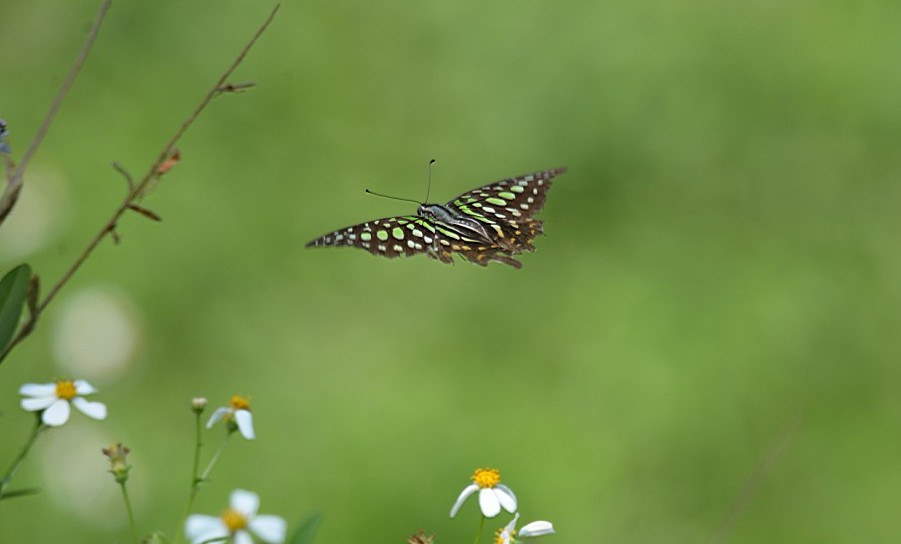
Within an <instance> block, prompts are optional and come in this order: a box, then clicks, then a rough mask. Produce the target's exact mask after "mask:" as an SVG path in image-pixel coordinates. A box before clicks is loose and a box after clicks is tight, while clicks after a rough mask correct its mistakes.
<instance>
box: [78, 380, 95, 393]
mask: <svg viewBox="0 0 901 544" xmlns="http://www.w3.org/2000/svg"><path fill="white" fill-rule="evenodd" d="M73 383H74V384H75V393H76V394H79V395H90V394H91V393H96V392H97V390H96V389H94V386H92V385H91V384H89V383H88V382H86V381H84V380H75V382H73Z"/></svg>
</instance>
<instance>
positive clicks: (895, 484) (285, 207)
mask: <svg viewBox="0 0 901 544" xmlns="http://www.w3.org/2000/svg"><path fill="white" fill-rule="evenodd" d="M97 5H98V3H95V2H85V1H79V2H65V3H61V2H60V3H58V2H43V1H42V2H12V1H10V0H3V1H2V4H0V13H2V17H3V22H4V24H3V32H2V33H0V74H2V75H0V117H2V118H4V119H5V120H6V121H7V122H8V123H9V125H10V131H11V136H10V139H9V143H10V145H11V146H12V147H13V149H14V157H15V158H19V157H21V154H22V153H23V152H24V150H25V148H26V147H27V144H28V142H29V140H30V138H31V137H32V135H33V134H34V133H35V131H36V130H37V127H38V126H39V124H40V121H41V119H42V117H43V116H44V114H45V112H46V109H47V107H48V106H49V104H50V102H51V101H52V98H53V96H54V94H55V93H56V91H57V89H58V86H59V84H60V82H61V81H62V79H63V77H64V75H65V73H66V71H67V69H68V67H69V65H70V63H71V61H72V60H73V59H74V57H75V55H76V53H77V51H78V48H79V47H80V46H81V43H82V40H83V38H84V36H85V34H86V32H87V29H88V27H89V25H90V22H91V20H92V18H93V17H94V13H95V10H96V7H97ZM270 7H271V6H270V5H269V4H267V3H260V2H249V1H232V2H217V3H215V4H211V3H209V2H184V1H178V2H175V1H170V0H163V1H160V2H115V3H114V5H113V7H112V9H111V11H110V13H109V15H108V19H107V21H106V23H105V25H104V27H103V29H102V31H101V35H100V37H99V40H98V42H97V44H96V46H95V50H94V52H93V54H92V55H91V57H90V59H89V61H88V63H87V65H86V66H85V68H84V71H83V72H82V74H81V76H80V77H79V79H78V81H77V82H76V84H75V87H74V88H73V90H72V92H71V94H70V95H69V97H68V99H67V101H66V103H65V105H64V107H63V109H62V111H61V113H60V116H59V118H58V119H57V122H56V124H55V125H54V127H53V129H52V131H51V133H50V136H49V137H48V138H47V140H46V142H45V144H44V145H43V147H42V148H41V149H40V151H39V153H38V155H37V157H36V159H35V162H34V163H33V164H32V167H31V168H30V170H29V174H28V176H27V185H26V188H25V194H24V196H23V199H22V201H21V202H20V206H19V208H17V211H16V213H15V214H14V216H13V217H12V218H11V219H10V221H9V222H8V224H7V225H5V226H4V227H3V229H2V230H0V264H2V267H3V270H4V271H5V270H7V269H9V268H11V267H12V266H13V265H15V264H17V263H19V262H23V261H25V262H29V263H30V264H32V265H33V266H34V268H35V269H36V270H37V271H38V272H39V274H40V275H41V278H42V281H43V282H44V283H43V284H44V285H45V286H48V285H50V284H51V283H52V282H54V281H56V279H57V278H58V277H59V276H60V274H61V273H62V272H63V271H64V270H65V268H66V267H67V266H68V265H69V264H70V263H71V262H72V261H73V260H74V259H75V257H76V256H77V255H78V254H79V252H80V251H81V249H82V248H83V247H84V245H85V244H86V243H87V241H88V240H89V239H90V238H91V237H92V236H93V235H94V233H95V232H96V231H97V230H98V229H99V228H100V227H101V225H103V223H104V222H105V221H106V218H107V217H108V215H109V213H110V212H111V210H112V209H113V208H114V207H115V206H116V205H117V204H118V203H119V202H120V199H121V198H122V196H123V191H124V183H123V182H122V180H121V177H120V176H119V175H118V174H117V173H116V172H114V171H113V170H112V169H111V168H110V167H109V164H110V163H111V162H112V161H118V162H120V163H122V164H123V165H125V166H126V167H127V168H129V169H130V170H131V171H132V173H133V174H134V175H136V176H139V175H141V174H142V173H143V172H144V171H145V170H146V169H147V168H148V166H149V165H150V163H151V162H152V160H153V159H155V158H156V156H157V155H158V153H159V151H160V149H161V148H162V146H163V144H164V142H165V141H166V140H167V139H168V138H169V137H170V135H171V134H172V133H173V132H174V130H175V129H176V128H177V126H178V125H179V124H180V123H181V122H182V120H183V118H184V117H185V116H186V115H187V114H188V112H189V111H190V110H191V109H192V108H193V106H194V104H195V103H196V102H197V101H198V100H199V98H200V97H201V96H202V94H203V93H204V92H206V90H207V89H208V87H209V86H210V85H211V84H212V83H213V82H214V81H215V79H216V78H217V77H218V75H219V74H220V73H221V72H222V71H223V70H224V68H225V67H226V66H227V65H228V64H229V63H230V62H231V61H232V59H233V57H234V55H235V54H236V53H237V52H238V50H239V49H240V48H241V47H242V45H243V44H244V43H245V41H246V40H247V39H248V38H249V36H250V35H251V34H252V33H253V31H254V30H255V28H256V26H257V25H258V24H259V22H261V21H262V20H263V19H264V17H265V16H266V14H267V13H268V11H269V9H270ZM899 28H901V3H898V2H896V1H892V0H885V1H877V0H864V1H855V2H851V1H829V0H827V1H811V0H802V1H799V2H773V1H766V0H759V1H753V2H743V3H737V2H714V1H703V0H689V1H685V2H658V1H650V0H639V1H636V2H610V1H605V0H601V1H573V2H539V1H534V0H525V1H524V0H516V1H512V0H502V1H499V2H465V1H464V2H461V1H449V0H438V1H429V2H286V3H285V5H284V6H283V7H282V10H281V12H280V13H279V14H278V17H277V19H276V21H275V23H274V24H273V26H272V27H271V29H270V31H269V32H268V33H267V34H266V35H265V36H264V37H263V38H262V40H261V41H260V43H259V44H258V46H257V47H256V48H255V49H254V50H253V51H252V52H251V54H250V56H249V57H248V59H247V61H246V63H245V64H244V65H243V66H242V68H240V70H239V71H238V74H237V75H236V77H235V78H234V79H233V81H235V82H242V81H254V82H256V83H257V87H255V88H254V89H252V90H250V91H248V92H246V93H244V94H241V95H228V96H221V97H219V98H217V99H216V100H215V102H214V103H213V105H212V107H211V108H210V110H209V111H208V112H207V113H206V114H205V115H204V116H203V117H202V118H201V119H200V121H199V122H198V123H197V124H196V125H195V126H194V127H193V128H192V129H191V131H190V132H189V133H188V135H187V136H186V137H185V139H184V140H183V141H182V142H181V144H180V146H179V147H180V149H181V151H182V161H181V163H179V164H178V166H177V167H176V168H175V169H174V170H173V171H172V172H171V173H169V174H168V175H167V176H165V177H164V178H163V180H162V182H161V183H160V185H159V186H158V188H157V190H156V191H155V192H154V193H153V194H152V195H151V196H150V197H149V198H147V199H145V201H144V204H145V205H146V206H147V207H149V208H151V209H153V210H154V211H156V212H157V213H159V214H160V215H161V216H162V217H163V222H162V223H160V224H154V223H151V222H149V221H146V220H144V219H143V218H141V217H139V216H137V215H134V214H132V215H129V216H127V217H126V218H125V219H124V220H123V221H122V222H121V223H120V226H119V229H118V232H119V234H120V236H121V238H122V243H121V244H120V245H119V246H114V245H113V244H112V243H111V242H107V243H104V244H103V245H102V247H101V248H99V250H98V251H97V252H96V254H95V255H94V256H93V257H92V258H91V259H90V260H89V261H88V263H87V264H86V265H85V266H84V268H83V269H82V270H81V271H80V272H79V273H78V275H77V276H76V277H75V279H74V280H73V281H72V282H71V284H70V285H68V286H67V287H66V289H65V290H64V291H63V292H62V294H61V296H60V297H59V298H58V299H57V300H56V301H55V302H54V304H53V305H52V306H51V307H50V309H49V311H48V313H47V314H46V315H45V319H44V320H43V321H42V323H41V325H40V328H39V329H38V331H37V332H36V333H35V334H34V335H33V336H32V337H31V338H30V339H29V340H28V341H27V342H26V343H25V344H23V345H22V346H20V348H19V349H17V350H16V351H15V352H14V353H13V354H12V356H11V357H10V358H9V359H8V360H7V361H5V362H4V363H3V365H2V366H0V429H2V431H0V435H2V439H0V468H5V467H6V466H7V465H8V464H9V463H10V462H11V460H12V458H13V457H14V455H15V453H16V452H17V451H18V448H19V447H20V446H21V444H22V442H23V441H24V439H25V437H26V435H27V433H28V429H29V426H30V425H31V421H32V420H31V417H30V416H26V415H25V414H24V413H23V412H22V411H21V410H20V409H19V407H18V399H19V397H18V395H17V389H18V387H19V385H20V384H22V383H25V382H47V381H51V380H52V379H54V378H59V377H63V376H67V377H73V378H79V377H80V378H85V379H88V380H89V381H91V382H92V383H93V384H94V385H95V386H97V387H98V388H99V389H100V390H101V392H100V394H98V395H97V396H96V400H100V401H102V402H104V403H106V404H107V406H108V408H109V414H110V415H109V418H108V419H107V420H106V421H104V422H95V421H92V420H89V419H87V418H85V417H82V416H81V415H80V414H74V415H73V417H72V420H71V421H70V422H69V423H68V424H67V425H66V426H65V427H63V428H62V429H59V430H56V431H54V432H52V433H49V435H47V436H45V437H43V438H41V440H40V441H39V442H38V444H37V446H36V448H35V450H34V452H33V455H32V456H31V457H29V459H28V460H27V461H26V463H25V465H24V466H23V468H22V470H21V472H20V473H19V474H18V476H17V478H16V481H15V485H14V487H31V486H40V487H41V489H42V491H43V492H42V493H41V494H40V495H38V496H31V497H27V498H21V499H17V500H9V501H3V504H2V505H0V541H3V542H7V541H9V542H12V541H29V542H51V541H62V540H65V541H67V542H73V543H94V542H125V541H127V540H129V538H128V531H127V528H126V526H125V525H124V512H123V508H122V505H121V504H120V502H119V501H118V498H117V489H116V488H115V484H114V483H113V481H112V478H111V477H110V476H109V475H108V474H106V473H105V472H104V471H105V470H106V468H107V467H106V465H105V460H104V459H103V458H102V456H101V455H100V452H99V450H100V448H101V447H102V446H106V445H108V444H109V443H113V442H118V441H122V442H125V444H126V445H128V446H129V447H130V448H132V450H133V454H132V458H131V461H132V464H133V465H134V467H135V468H134V470H133V472H132V480H131V482H130V485H131V489H132V493H133V495H134V497H133V498H134V501H135V504H136V508H137V515H138V519H139V525H140V528H141V530H142V532H149V531H151V530H153V529H162V530H165V531H171V528H172V526H173V524H174V521H175V519H177V517H178V516H179V515H180V513H181V511H182V509H183V507H184V501H185V497H186V491H187V487H188V483H189V482H188V479H189V475H190V470H191V444H192V442H191V439H192V419H191V414H190V412H189V409H188V406H189V400H190V398H191V397H193V396H199V395H203V396H206V397H208V398H209V399H210V402H211V404H212V405H213V406H217V405H221V404H223V403H225V402H226V401H227V400H228V398H229V397H230V396H231V395H232V394H235V393H240V394H244V395H249V396H250V397H251V398H252V401H253V408H254V415H255V421H256V428H257V435H258V439H257V440H256V441H254V442H246V441H243V440H236V441H235V442H234V443H233V444H232V445H231V446H230V448H229V450H228V451H227V452H226V454H225V457H224V460H223V462H222V464H221V465H220V467H219V470H218V471H217V472H216V473H215V474H214V479H213V481H212V482H211V483H209V484H208V485H207V486H206V487H205V488H204V489H203V491H202V493H201V495H200V498H199V499H198V501H197V504H196V508H195V510H196V511H199V512H207V513H218V512H220V511H221V510H222V509H223V508H224V507H225V504H226V501H227V497H228V494H229V493H230V491H231V490H232V489H234V488H236V487H240V488H245V489H250V490H253V491H256V492H258V493H259V494H260V495H261V496H262V508H261V510H262V511H263V512H264V513H274V514H279V515H282V516H284V517H286V518H288V520H289V521H290V522H291V524H292V526H294V525H295V524H296V521H297V520H299V519H301V518H302V517H303V516H305V515H307V514H308V513H310V512H312V511H317V510H318V511H321V512H322V513H323V514H324V516H325V517H324V525H323V526H322V528H321V531H320V534H319V538H318V539H317V542H322V543H331V542H384V543H391V542H393V543H401V542H405V540H406V537H407V536H408V535H409V534H411V533H413V532H415V531H417V530H418V529H425V530H426V531H427V532H429V533H432V532H435V533H437V534H438V539H437V542H436V544H442V543H451V542H456V543H459V542H467V541H469V540H470V539H471V538H472V535H473V533H474V530H475V526H476V523H477V508H476V504H475V502H474V501H470V504H467V505H466V506H465V507H464V508H463V511H462V512H461V514H460V516H458V519H454V520H450V519H448V515H447V514H448V511H449V509H450V506H451V504H452V502H453V500H454V499H455V498H456V496H457V494H458V493H459V491H460V490H461V489H462V488H463V486H465V485H466V484H467V483H468V477H469V476H470V474H471V473H472V471H473V469H475V468H476V467H479V466H492V467H497V468H499V469H501V473H502V476H503V481H504V482H505V483H507V484H508V485H509V486H510V487H511V488H512V489H513V490H514V491H516V492H517V494H518V496H519V500H520V510H521V512H522V515H523V521H531V520H534V519H547V520H550V521H552V522H554V524H555V525H556V527H557V529H558V532H559V535H558V536H555V537H547V538H546V539H545V540H546V541H547V542H598V543H600V542H635V543H650V542H661V543H662V542H666V543H673V542H686V543H688V542H707V541H711V539H712V540H713V541H717V540H718V538H719V537H718V536H717V535H720V534H723V532H727V533H728V541H729V542H748V543H750V542H770V543H789V542H791V543H794V542H813V541H816V542H897V541H898V535H899V532H901V522H899V521H898V520H899V512H901V394H899V392H901V366H899V355H901V334H899V330H901V318H899V302H901V280H899V278H901V252H899V236H901V214H899V213H898V209H899V205H901V183H899V179H901V152H899V145H901V99H899V97H901V94H899V88H901V60H899V59H901V33H899V32H898V29H899ZM431 158H437V159H438V164H437V165H436V168H435V170H434V175H433V183H432V193H431V194H432V197H431V199H432V200H433V201H437V202H443V201H446V200H448V199H450V198H452V197H453V196H455V195H457V194H459V193H462V192H463V191H466V190H469V189H471V188H473V187H476V186H478V185H482V184H485V183H488V182H491V181H494V180H497V179H501V178H504V177H508V176H512V175H517V174H523V173H526V172H531V171H535V170H542V169H546V168H551V167H556V166H568V167H569V168H570V171H569V173H568V174H566V175H564V176H562V177H560V178H558V181H557V182H556V183H555V185H554V187H553V189H552V190H551V192H550V196H549V199H548V204H547V206H546V208H545V210H544V211H543V212H542V214H541V218H542V219H544V220H545V231H546V236H544V237H542V238H540V239H539V240H538V241H537V243H536V245H537V247H538V250H537V252H536V253H534V254H530V255H525V256H524V257H523V258H522V261H523V263H524V268H523V269H522V270H520V271H516V270H513V269H511V268H509V267H505V266H502V265H492V266H490V267H488V268H487V269H483V268H480V267H476V266H472V265H469V264H467V263H464V262H458V263H457V264H456V265H455V266H445V265H442V264H440V263H438V262H437V261H431V260H429V259H427V258H425V257H418V258H413V259H408V260H387V259H379V258H375V257H372V256H370V255H368V254H366V253H364V252H362V251H357V250H351V249H343V250H338V249H331V250H305V249H304V248H303V245H304V243H305V242H307V241H308V240H309V239H311V238H313V237H316V236H319V235H321V234H323V233H325V232H328V231H330V230H333V229H335V228H338V227H342V226H345V225H349V224H353V223H357V222H362V221H365V220H370V219H374V218H377V217H384V216H390V215H397V214H406V213H411V212H412V211H413V210H414V208H415V205H413V204H409V203H403V202H395V201H390V200H386V199H379V198H373V197H369V196H367V195H365V194H364V193H363V189H364V188H366V187H369V188H372V189H374V190H378V191H382V192H386V193H389V194H396V195H403V196H409V197H411V198H422V194H423V193H424V189H425V187H424V185H425V180H426V164H427V162H428V160H429V159H431ZM110 352H111V353H110ZM220 433H221V429H216V430H215V432H212V433H211V434H210V435H209V438H208V440H207V443H208V445H209V447H210V448H209V449H208V450H207V454H209V453H211V449H212V448H213V447H215V445H216V444H218V441H219V438H220ZM786 441H787V442H786ZM782 443H787V445H786V446H785V447H784V449H782V450H780V449H779V445H780V444H782ZM779 451H781V452H782V453H781V455H777V454H778V452H779ZM772 458H776V459H775V462H773V463H772V464H771V466H770V468H769V470H768V471H765V474H763V476H762V477H759V478H756V479H755V478H752V474H754V472H755V470H756V467H758V466H760V465H761V464H762V463H764V464H765V463H766V462H767V460H768V459H772ZM749 481H751V482H752V484H751V486H750V487H752V488H753V489H752V491H751V492H743V491H742V490H743V489H745V486H746V485H748V482H749ZM736 501H739V502H742V501H744V503H745V504H746V507H745V508H743V509H739V510H737V511H736V510H734V509H733V506H731V505H733V504H735V502H736ZM730 512H738V513H737V515H736V516H735V518H734V522H729V521H728V519H729V518H730ZM507 519H508V518H507V517H499V518H497V520H495V522H494V523H489V524H488V525H489V526H492V529H493V528H494V527H493V526H500V525H502V524H504V523H506V521H507ZM724 527H725V528H726V529H729V531H727V530H726V529H724ZM718 531H720V532H718ZM730 531H731V532H730ZM486 538H487V535H486ZM485 541H486V540H483V542H485Z"/></svg>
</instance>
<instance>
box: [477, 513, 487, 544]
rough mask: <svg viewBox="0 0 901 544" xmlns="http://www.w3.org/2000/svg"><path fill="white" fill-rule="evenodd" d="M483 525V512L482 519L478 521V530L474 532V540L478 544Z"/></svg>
mask: <svg viewBox="0 0 901 544" xmlns="http://www.w3.org/2000/svg"><path fill="white" fill-rule="evenodd" d="M484 527H485V514H482V520H481V521H479V530H478V532H476V541H475V544H479V538H481V537H482V528H484Z"/></svg>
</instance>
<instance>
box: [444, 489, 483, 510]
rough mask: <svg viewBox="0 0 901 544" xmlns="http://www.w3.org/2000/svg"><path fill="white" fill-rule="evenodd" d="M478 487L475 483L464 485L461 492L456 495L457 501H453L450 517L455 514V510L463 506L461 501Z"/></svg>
mask: <svg viewBox="0 0 901 544" xmlns="http://www.w3.org/2000/svg"><path fill="white" fill-rule="evenodd" d="M478 489H479V486H477V485H476V484H469V485H468V486H466V488H465V489H464V490H463V492H462V493H460V496H459V497H457V502H455V503H454V506H453V507H451V511H450V517H454V516H456V515H457V512H459V511H460V507H461V506H463V501H465V500H466V499H468V498H469V496H470V495H472V494H473V493H475V492H476V491H477V490H478Z"/></svg>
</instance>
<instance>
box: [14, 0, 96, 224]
mask: <svg viewBox="0 0 901 544" xmlns="http://www.w3.org/2000/svg"><path fill="white" fill-rule="evenodd" d="M111 2H112V0H104V1H103V4H101V5H100V9H99V10H98V11H97V16H96V17H95V18H94V24H93V25H91V30H90V32H88V37H87V38H86V39H85V42H84V45H82V46H81V52H79V53H78V57H77V58H76V59H75V63H74V64H73V65H72V68H70V69H69V75H67V76H66V79H65V80H64V81H63V85H62V87H60V89H59V92H58V93H57V94H56V99H54V100H53V104H51V105H50V111H48V112H47V116H46V117H44V122H43V123H41V128H39V129H38V132H37V134H35V135H34V139H33V140H32V141H31V145H29V146H28V149H27V150H26V151H25V155H23V156H22V161H21V162H20V163H19V167H18V168H16V169H15V172H13V174H12V176H11V177H10V178H9V180H8V183H7V185H6V189H5V190H4V191H3V196H2V197H0V224H2V223H3V221H4V220H5V219H6V217H7V216H8V215H9V212H11V211H12V209H13V207H14V206H15V205H16V201H17V200H18V199H19V193H20V192H21V191H22V183H23V180H24V178H25V168H26V167H27V166H28V163H29V162H31V158H32V157H33V156H34V154H35V153H36V152H37V150H38V147H39V146H40V145H41V142H43V141H44V136H46V135H47V131H48V130H50V125H51V124H53V120H54V119H55V118H56V113H57V112H58V111H59V108H60V106H62V105H63V100H65V98H66V95H68V94H69V89H71V88H72V84H73V83H75V78H76V76H78V72H80V71H81V67H82V66H83V65H84V63H85V61H86V60H87V59H88V55H89V54H90V53H91V48H92V47H93V46H94V42H95V41H96V40H97V34H98V33H99V32H100V25H102V24H103V19H104V18H105V17H106V12H107V11H109V7H110V3H111ZM10 165H11V162H7V165H6V166H7V168H8V169H9V168H10Z"/></svg>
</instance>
